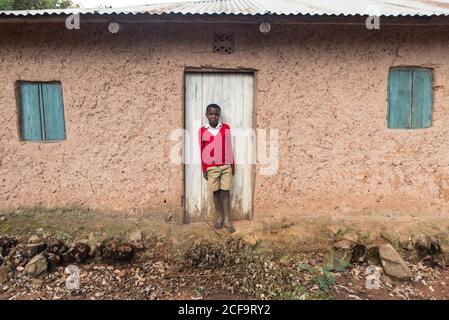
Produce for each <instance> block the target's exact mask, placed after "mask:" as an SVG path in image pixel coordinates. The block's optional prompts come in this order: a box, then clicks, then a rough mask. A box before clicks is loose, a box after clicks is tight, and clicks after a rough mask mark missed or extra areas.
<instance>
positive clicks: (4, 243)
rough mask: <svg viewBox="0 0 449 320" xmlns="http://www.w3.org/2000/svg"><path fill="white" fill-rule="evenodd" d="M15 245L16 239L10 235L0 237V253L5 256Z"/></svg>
mask: <svg viewBox="0 0 449 320" xmlns="http://www.w3.org/2000/svg"><path fill="white" fill-rule="evenodd" d="M15 246H17V240H16V239H14V238H10V237H3V238H0V255H2V256H3V257H6V256H7V255H8V254H9V253H10V252H11V250H12V249H13V248H14V247H15Z"/></svg>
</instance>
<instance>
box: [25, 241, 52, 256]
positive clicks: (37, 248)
mask: <svg viewBox="0 0 449 320" xmlns="http://www.w3.org/2000/svg"><path fill="white" fill-rule="evenodd" d="M45 248H47V244H45V243H43V242H39V243H30V244H27V245H25V248H24V250H23V254H24V256H25V257H27V258H32V257H34V256H35V255H37V254H38V253H41V252H42V251H44V250H45Z"/></svg>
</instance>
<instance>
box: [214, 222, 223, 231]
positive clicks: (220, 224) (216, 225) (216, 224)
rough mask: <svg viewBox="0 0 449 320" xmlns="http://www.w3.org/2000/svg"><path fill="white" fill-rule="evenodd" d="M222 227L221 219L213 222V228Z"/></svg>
mask: <svg viewBox="0 0 449 320" xmlns="http://www.w3.org/2000/svg"><path fill="white" fill-rule="evenodd" d="M222 227H223V221H220V220H218V221H217V222H215V225H214V228H215V229H221V228H222Z"/></svg>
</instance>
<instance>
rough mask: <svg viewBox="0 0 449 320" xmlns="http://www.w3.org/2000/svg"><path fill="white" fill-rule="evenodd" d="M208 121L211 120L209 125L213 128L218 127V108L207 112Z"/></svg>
mask: <svg viewBox="0 0 449 320" xmlns="http://www.w3.org/2000/svg"><path fill="white" fill-rule="evenodd" d="M206 117H207V120H209V124H210V125H211V126H212V127H216V126H217V125H218V120H220V110H219V109H217V108H209V110H208V111H207V112H206Z"/></svg>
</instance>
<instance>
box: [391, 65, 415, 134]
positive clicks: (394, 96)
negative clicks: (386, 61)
mask: <svg viewBox="0 0 449 320" xmlns="http://www.w3.org/2000/svg"><path fill="white" fill-rule="evenodd" d="M412 74H413V72H412V70H404V69H397V70H391V71H390V76H389V79H388V128H402V129H409V128H411V104H412Z"/></svg>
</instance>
